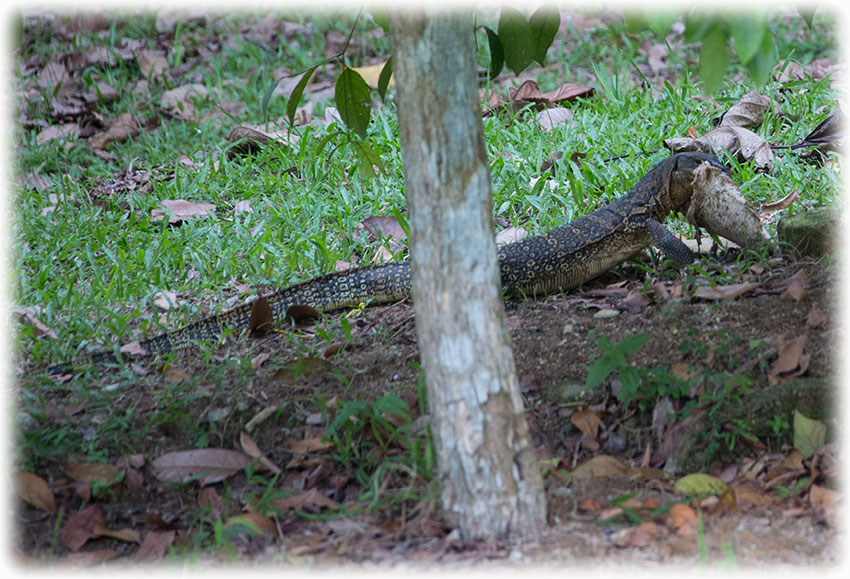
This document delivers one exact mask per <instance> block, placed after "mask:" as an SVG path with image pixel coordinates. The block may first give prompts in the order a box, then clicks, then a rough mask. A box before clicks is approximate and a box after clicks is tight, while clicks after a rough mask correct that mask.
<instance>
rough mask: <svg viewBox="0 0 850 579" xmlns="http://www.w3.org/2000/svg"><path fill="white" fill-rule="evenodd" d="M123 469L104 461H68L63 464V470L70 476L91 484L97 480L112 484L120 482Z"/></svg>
mask: <svg viewBox="0 0 850 579" xmlns="http://www.w3.org/2000/svg"><path fill="white" fill-rule="evenodd" d="M121 471H122V469H120V468H118V467H116V466H113V465H111V464H106V463H102V462H84V463H66V464H63V465H62V472H64V473H65V474H66V475H67V476H68V478H71V479H73V480H77V481H84V482H87V483H89V484H91V483H92V482H94V481H95V480H98V479H100V480H103V481H106V482H109V483H112V484H115V483H116V482H118V479H119V477H120V475H121Z"/></svg>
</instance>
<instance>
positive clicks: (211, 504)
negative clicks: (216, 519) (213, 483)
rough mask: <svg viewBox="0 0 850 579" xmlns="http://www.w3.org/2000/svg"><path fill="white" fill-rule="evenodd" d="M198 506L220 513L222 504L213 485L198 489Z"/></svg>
mask: <svg viewBox="0 0 850 579" xmlns="http://www.w3.org/2000/svg"><path fill="white" fill-rule="evenodd" d="M198 506H199V507H201V508H202V509H209V510H211V511H212V512H213V513H215V514H217V515H220V514H221V511H222V507H223V506H224V505H223V504H222V500H221V496H219V494H218V491H217V490H215V487H204V488H202V489H200V490H199V491H198Z"/></svg>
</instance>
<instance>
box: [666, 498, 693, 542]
mask: <svg viewBox="0 0 850 579" xmlns="http://www.w3.org/2000/svg"><path fill="white" fill-rule="evenodd" d="M668 515H669V517H670V524H671V525H673V528H674V529H676V534H677V535H692V534H694V533H695V532H696V530H697V514H696V511H694V510H693V509H692V508H691V507H689V506H688V505H685V504H682V503H676V504H674V505H673V506H672V507H670V511H669V513H668Z"/></svg>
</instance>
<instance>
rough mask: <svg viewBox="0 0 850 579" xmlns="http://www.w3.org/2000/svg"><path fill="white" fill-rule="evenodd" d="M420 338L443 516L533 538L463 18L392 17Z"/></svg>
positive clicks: (481, 530) (530, 461)
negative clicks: (440, 485)
mask: <svg viewBox="0 0 850 579" xmlns="http://www.w3.org/2000/svg"><path fill="white" fill-rule="evenodd" d="M390 22H391V24H390V26H391V31H392V36H393V42H394V50H393V68H394V71H395V80H396V101H397V104H398V118H399V131H400V136H401V152H402V159H403V164H404V172H405V184H406V196H407V204H408V210H409V222H410V242H411V250H410V251H411V259H412V275H413V304H414V310H415V313H416V335H417V340H418V343H419V349H420V356H421V361H422V367H423V369H424V371H425V380H426V383H427V388H428V401H429V407H430V411H431V416H432V430H433V434H434V439H435V446H436V450H437V463H438V469H439V477H440V482H441V484H442V502H443V508H444V512H445V515H446V518H447V521H448V522H449V524H451V525H453V526H455V527H457V528H458V529H459V531H460V534H461V536H462V537H464V538H470V539H472V538H486V537H514V538H516V537H520V536H521V537H525V538H530V537H533V536H535V535H536V534H537V533H538V532H539V530H540V529H541V528H542V526H543V524H544V523H545V519H546V505H545V499H544V495H543V485H542V481H541V477H540V471H539V466H538V463H537V457H536V453H535V449H534V448H533V447H532V446H531V444H530V443H529V437H528V425H527V423H526V420H525V413H524V409H523V406H522V399H521V397H520V395H519V389H518V387H517V380H516V372H515V368H514V361H513V355H512V352H511V346H510V337H509V335H508V332H507V329H506V325H505V312H504V304H503V301H502V295H501V283H500V280H499V267H498V259H497V255H496V245H495V240H494V235H493V218H492V209H491V207H492V200H491V193H490V174H489V166H488V162H487V154H486V150H485V147H484V137H483V128H482V125H481V112H480V102H479V96H478V82H477V71H476V63H475V45H474V36H473V21H472V16H471V14H467V13H450V12H442V13H439V12H427V13H425V12H423V11H422V10H420V11H411V12H405V13H404V14H393V15H391V21H390Z"/></svg>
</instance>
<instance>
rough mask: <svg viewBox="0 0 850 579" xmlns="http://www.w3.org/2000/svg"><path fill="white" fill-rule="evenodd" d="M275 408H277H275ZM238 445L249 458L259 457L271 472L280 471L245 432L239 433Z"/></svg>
mask: <svg viewBox="0 0 850 579" xmlns="http://www.w3.org/2000/svg"><path fill="white" fill-rule="evenodd" d="M275 410H277V409H276V408H275ZM239 445H240V446H241V447H242V451H243V452H244V453H245V454H247V455H248V456H250V457H251V458H256V459H259V461H260V464H261V465H263V466H265V467H266V468H267V469H269V470H270V471H271V472H273V473H275V474H277V473H279V472H281V470H280V467H279V466H277V465H276V464H274V463H273V462H272V461H270V460H269V459H268V458H266V457H265V456H264V455H263V452H262V451H261V450H260V447H259V446H258V445H257V443H256V442H254V439H253V438H251V437H250V436H249V435H248V434H246V433H245V432H242V433H240V434H239Z"/></svg>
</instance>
